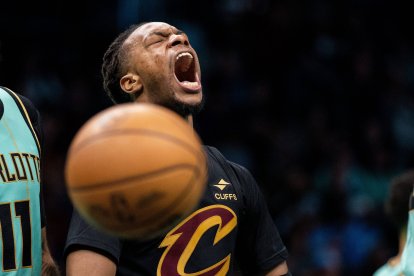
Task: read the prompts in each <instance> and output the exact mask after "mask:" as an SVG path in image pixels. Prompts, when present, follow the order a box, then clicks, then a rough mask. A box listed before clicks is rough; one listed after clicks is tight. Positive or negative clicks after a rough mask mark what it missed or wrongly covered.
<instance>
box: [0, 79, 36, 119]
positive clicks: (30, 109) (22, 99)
mask: <svg viewBox="0 0 414 276" xmlns="http://www.w3.org/2000/svg"><path fill="white" fill-rule="evenodd" d="M0 89H1V90H3V91H5V92H6V93H8V94H9V95H10V96H11V97H12V98H14V99H15V101H16V103H17V105H19V106H21V107H22V108H24V109H25V110H26V112H27V114H28V115H29V118H30V120H31V121H32V123H33V124H35V125H36V124H37V122H38V120H39V111H38V109H37V108H36V107H35V105H34V104H33V102H32V101H31V100H30V99H29V98H27V97H26V96H24V95H22V94H21V93H19V92H15V91H14V90H12V89H10V88H8V87H6V86H0Z"/></svg>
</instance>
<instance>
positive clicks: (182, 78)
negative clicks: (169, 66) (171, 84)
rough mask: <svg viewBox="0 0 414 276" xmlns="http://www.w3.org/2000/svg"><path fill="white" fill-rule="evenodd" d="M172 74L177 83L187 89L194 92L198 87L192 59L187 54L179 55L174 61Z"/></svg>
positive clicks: (191, 56) (190, 55)
mask: <svg viewBox="0 0 414 276" xmlns="http://www.w3.org/2000/svg"><path fill="white" fill-rule="evenodd" d="M174 73H175V76H176V78H177V80H178V81H179V83H180V84H181V85H182V86H183V87H185V88H188V89H191V90H194V89H198V88H199V87H200V83H199V80H198V77H197V74H196V70H195V62H194V57H193V55H192V54H190V53H189V52H184V53H181V54H179V55H178V56H177V57H176V59H175V68H174Z"/></svg>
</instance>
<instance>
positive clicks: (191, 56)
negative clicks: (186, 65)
mask: <svg viewBox="0 0 414 276" xmlns="http://www.w3.org/2000/svg"><path fill="white" fill-rule="evenodd" d="M184 56H187V57H190V58H191V59H192V58H193V55H192V54H190V53H187V52H186V53H181V54H179V55H178V56H177V57H176V58H175V60H178V59H179V58H181V57H184Z"/></svg>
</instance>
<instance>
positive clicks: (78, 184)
mask: <svg viewBox="0 0 414 276" xmlns="http://www.w3.org/2000/svg"><path fill="white" fill-rule="evenodd" d="M206 172H207V168H206V157H205V154H204V151H203V148H202V145H201V140H200V138H199V136H198V135H197V133H196V132H195V131H194V129H193V128H192V127H191V126H190V124H189V123H188V122H187V121H185V120H184V119H183V118H181V117H180V116H179V115H177V114H176V113H174V112H173V111H170V110H169V109H166V108H164V107H161V106H158V105H154V104H147V103H125V104H118V105H115V106H112V107H110V108H107V109H105V110H103V111H101V112H99V113H97V114H96V115H94V116H93V117H92V118H90V119H89V120H88V121H87V122H86V123H85V124H84V125H83V126H82V127H81V128H80V129H79V131H78V132H77V133H76V134H75V136H74V138H73V140H72V142H71V144H70V146H69V150H68V153H67V157H66V163H65V182H66V188H67V192H68V195H69V198H70V200H71V202H72V204H73V206H74V208H76V209H77V210H78V212H79V214H80V215H81V216H82V217H83V218H84V219H85V220H86V221H87V222H88V223H89V224H91V225H92V226H95V227H96V228H97V229H100V230H102V231H104V232H107V233H109V234H112V235H115V236H118V237H121V238H134V239H149V238H153V237H155V236H157V235H160V234H162V233H166V232H167V231H168V230H169V229H171V228H172V227H174V226H175V225H176V224H178V222H180V220H182V219H183V218H184V217H185V216H187V215H189V214H190V213H191V212H192V211H193V210H195V208H196V207H197V205H198V203H199V200H200V198H201V196H202V194H203V192H204V190H205V185H206V175H207V173H206Z"/></svg>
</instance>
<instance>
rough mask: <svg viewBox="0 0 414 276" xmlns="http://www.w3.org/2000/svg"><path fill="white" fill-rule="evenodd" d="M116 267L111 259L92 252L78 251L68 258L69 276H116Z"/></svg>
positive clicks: (67, 268)
mask: <svg viewBox="0 0 414 276" xmlns="http://www.w3.org/2000/svg"><path fill="white" fill-rule="evenodd" d="M115 273H116V265H115V263H114V262H113V261H112V260H110V259H109V258H107V257H105V256H104V255H101V254H99V253H96V252H93V251H90V250H76V251H72V252H71V253H69V255H68V257H67V258H66V275H67V276H83V275H85V276H114V275H115Z"/></svg>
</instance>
